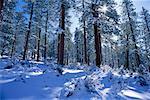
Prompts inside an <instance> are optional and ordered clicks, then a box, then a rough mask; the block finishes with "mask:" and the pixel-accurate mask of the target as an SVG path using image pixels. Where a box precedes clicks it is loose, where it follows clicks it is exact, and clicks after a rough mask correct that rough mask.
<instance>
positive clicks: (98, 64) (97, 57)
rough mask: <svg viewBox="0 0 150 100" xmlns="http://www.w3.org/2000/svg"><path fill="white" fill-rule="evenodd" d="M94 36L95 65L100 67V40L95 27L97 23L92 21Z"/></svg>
mask: <svg viewBox="0 0 150 100" xmlns="http://www.w3.org/2000/svg"><path fill="white" fill-rule="evenodd" d="M94 37H95V50H96V66H98V67H100V65H101V57H102V56H101V42H100V35H99V33H98V29H97V23H96V22H95V23H94Z"/></svg>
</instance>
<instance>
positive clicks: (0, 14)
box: [0, 0, 4, 21]
mask: <svg viewBox="0 0 150 100" xmlns="http://www.w3.org/2000/svg"><path fill="white" fill-rule="evenodd" d="M3 3H4V0H1V1H0V21H1V20H2V8H3Z"/></svg>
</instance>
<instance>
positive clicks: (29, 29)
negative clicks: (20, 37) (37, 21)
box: [23, 3, 34, 60]
mask: <svg viewBox="0 0 150 100" xmlns="http://www.w3.org/2000/svg"><path fill="white" fill-rule="evenodd" d="M33 7H34V3H32V7H31V14H30V19H29V25H28V30H27V35H26V37H25V46H24V52H23V60H25V59H26V56H27V52H28V43H29V37H30V32H31V21H32V16H33Z"/></svg>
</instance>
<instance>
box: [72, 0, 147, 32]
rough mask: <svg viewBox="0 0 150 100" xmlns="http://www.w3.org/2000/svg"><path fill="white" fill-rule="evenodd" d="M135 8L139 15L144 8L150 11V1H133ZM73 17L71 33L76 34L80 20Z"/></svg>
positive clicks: (118, 0) (117, 0) (119, 0)
mask: <svg viewBox="0 0 150 100" xmlns="http://www.w3.org/2000/svg"><path fill="white" fill-rule="evenodd" d="M115 1H116V2H117V3H119V2H121V1H122V0H115ZM133 3H134V6H135V8H136V11H137V12H138V13H140V11H141V8H142V6H143V7H145V8H146V9H148V10H149V11H150V0H133ZM71 15H73V17H72V18H71V21H72V25H71V28H70V29H71V32H72V33H74V31H75V29H76V27H79V24H78V18H76V17H75V16H74V15H75V14H72V13H71Z"/></svg>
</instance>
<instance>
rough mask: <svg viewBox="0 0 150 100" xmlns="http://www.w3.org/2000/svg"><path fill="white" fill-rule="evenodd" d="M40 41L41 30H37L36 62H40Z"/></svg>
mask: <svg viewBox="0 0 150 100" xmlns="http://www.w3.org/2000/svg"><path fill="white" fill-rule="evenodd" d="M40 39H41V29H40V28H39V34H38V45H37V61H39V60H40Z"/></svg>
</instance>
